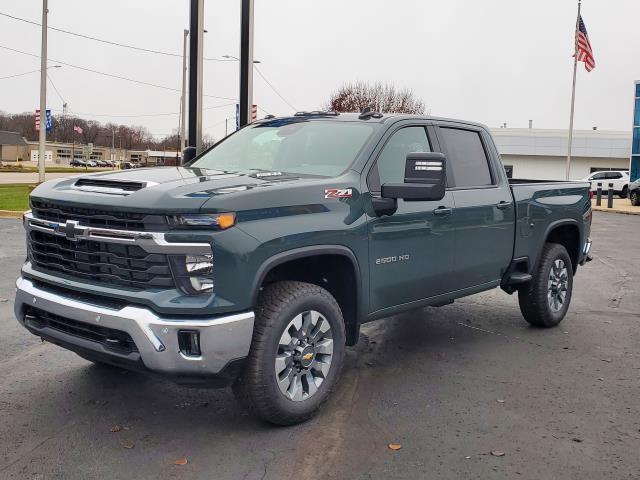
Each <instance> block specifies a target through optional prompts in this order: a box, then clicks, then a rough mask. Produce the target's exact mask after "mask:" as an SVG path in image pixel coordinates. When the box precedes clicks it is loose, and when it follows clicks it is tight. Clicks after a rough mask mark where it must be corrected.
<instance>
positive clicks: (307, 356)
mask: <svg viewBox="0 0 640 480" xmlns="http://www.w3.org/2000/svg"><path fill="white" fill-rule="evenodd" d="M312 358H313V353H305V354H304V355H303V356H302V360H304V361H305V362H306V361H307V360H311V359H312Z"/></svg>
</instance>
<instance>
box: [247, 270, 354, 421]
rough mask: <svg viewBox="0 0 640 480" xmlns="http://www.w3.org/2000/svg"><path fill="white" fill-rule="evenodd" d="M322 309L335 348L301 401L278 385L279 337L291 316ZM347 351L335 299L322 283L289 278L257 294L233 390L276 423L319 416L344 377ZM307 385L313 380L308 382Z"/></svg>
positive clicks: (264, 416) (252, 408)
mask: <svg viewBox="0 0 640 480" xmlns="http://www.w3.org/2000/svg"><path fill="white" fill-rule="evenodd" d="M309 311H316V312H319V313H320V314H321V315H322V316H323V317H324V318H325V319H326V320H327V321H328V323H329V326H330V328H331V335H332V340H333V353H332V357H331V363H330V367H329V370H328V373H327V374H326V376H325V377H324V380H322V383H321V384H320V386H319V387H317V391H315V393H313V394H312V395H311V396H307V398H306V399H303V400H301V401H294V400H292V399H291V398H289V397H287V396H286V395H285V393H283V392H282V391H281V389H280V388H279V387H278V380H277V374H276V369H275V366H274V362H275V358H276V355H278V352H279V342H280V340H281V336H282V335H283V333H284V331H285V328H287V326H288V325H290V322H291V321H292V319H294V318H295V317H296V316H297V315H299V314H301V313H303V312H309ZM344 352H345V329H344V319H343V317H342V312H341V310H340V307H339V306H338V303H337V302H336V300H335V299H334V298H333V296H331V294H330V293H329V292H327V291H326V290H325V289H324V288H321V287H319V286H317V285H313V284H309V283H303V282H293V281H284V282H277V283H274V284H271V285H269V286H267V287H266V288H265V289H264V290H263V291H262V292H261V293H260V297H259V298H258V304H257V307H256V320H255V324H254V328H253V339H252V341H251V348H250V351H249V356H248V357H247V361H246V365H245V368H244V371H243V373H242V375H241V376H240V378H239V379H238V380H237V381H236V383H235V384H234V393H235V394H236V396H237V397H238V398H239V400H240V401H241V402H242V403H244V404H245V405H246V406H247V407H248V409H249V411H250V412H251V413H252V414H254V415H255V416H257V417H259V418H261V419H262V420H265V421H267V422H270V423H273V424H277V425H293V424H296V423H301V422H304V421H306V420H308V419H310V418H311V417H313V416H314V415H315V413H316V412H317V411H318V409H319V408H320V406H321V405H322V403H323V402H324V401H325V400H326V399H327V398H328V396H329V394H330V392H331V390H332V389H333V387H334V385H335V383H336V382H337V380H338V377H339V376H340V370H341V369H342V363H343V359H344ZM306 385H308V382H307V383H306Z"/></svg>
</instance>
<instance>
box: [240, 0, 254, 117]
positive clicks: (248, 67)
mask: <svg viewBox="0 0 640 480" xmlns="http://www.w3.org/2000/svg"><path fill="white" fill-rule="evenodd" d="M253 2H254V0H242V7H241V12H240V127H244V126H245V125H248V124H249V123H251V109H252V107H253V11H254V8H253V7H254V6H253Z"/></svg>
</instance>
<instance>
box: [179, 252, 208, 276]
mask: <svg viewBox="0 0 640 480" xmlns="http://www.w3.org/2000/svg"><path fill="white" fill-rule="evenodd" d="M184 266H185V269H186V270H187V272H188V273H203V274H207V273H211V272H212V271H213V255H187V256H185V257H184Z"/></svg>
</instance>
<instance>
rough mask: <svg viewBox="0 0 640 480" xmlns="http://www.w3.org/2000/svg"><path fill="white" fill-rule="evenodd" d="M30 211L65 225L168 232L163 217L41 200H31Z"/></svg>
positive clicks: (165, 220) (42, 217) (44, 218)
mask: <svg viewBox="0 0 640 480" xmlns="http://www.w3.org/2000/svg"><path fill="white" fill-rule="evenodd" d="M31 210H32V212H33V216H34V217H35V218H40V219H42V220H49V221H51V222H58V223H65V222H66V221H67V220H76V221H78V222H80V224H81V225H85V226H87V227H98V228H110V229H115V230H134V231H141V232H165V231H167V230H168V224H167V219H166V217H165V216H164V215H147V214H144V213H132V212H113V211H104V210H99V209H95V208H84V207H75V206H68V205H62V204H57V203H51V202H45V201H42V200H32V201H31Z"/></svg>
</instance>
